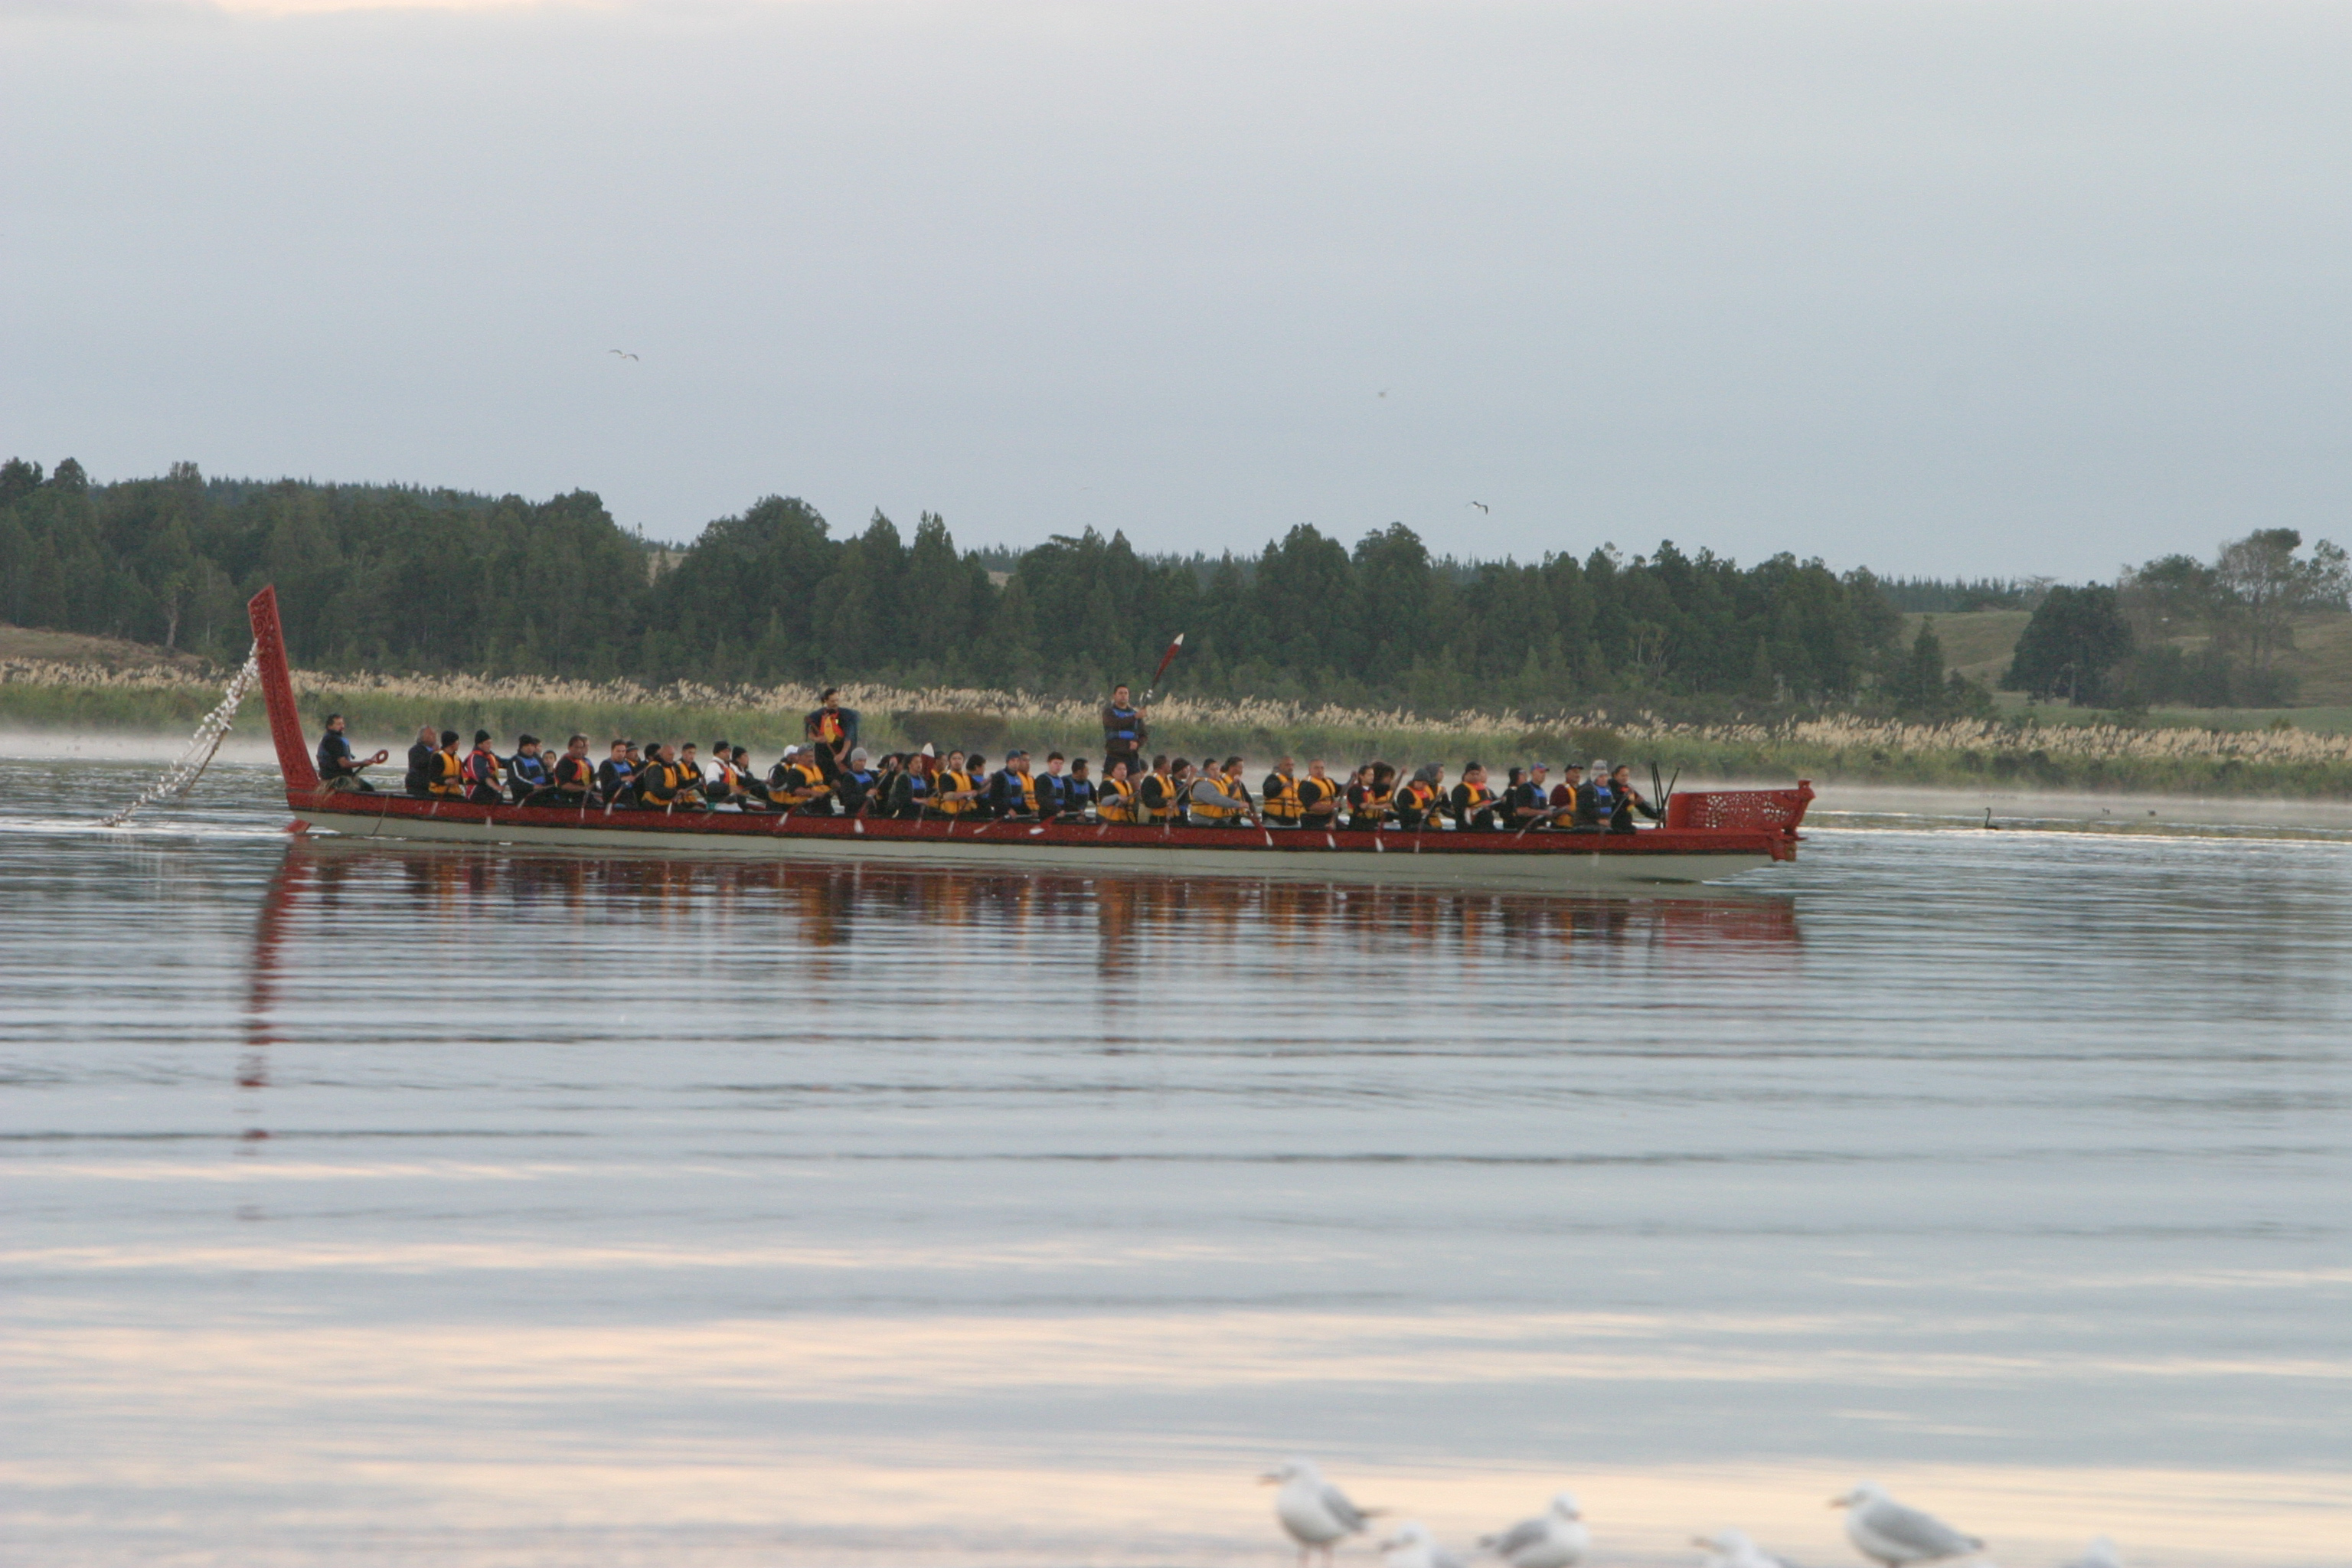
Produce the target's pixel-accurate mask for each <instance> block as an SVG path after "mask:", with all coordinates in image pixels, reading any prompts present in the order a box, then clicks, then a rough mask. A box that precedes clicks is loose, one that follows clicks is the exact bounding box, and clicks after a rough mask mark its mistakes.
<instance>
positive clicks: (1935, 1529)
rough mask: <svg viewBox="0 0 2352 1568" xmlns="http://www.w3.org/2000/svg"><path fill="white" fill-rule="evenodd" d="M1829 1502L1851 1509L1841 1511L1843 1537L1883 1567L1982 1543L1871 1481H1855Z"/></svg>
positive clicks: (1937, 1559)
mask: <svg viewBox="0 0 2352 1568" xmlns="http://www.w3.org/2000/svg"><path fill="white" fill-rule="evenodd" d="M1830 1506H1831V1507H1832V1508H1843V1509H1851V1510H1853V1511H1852V1512H1850V1513H1848V1514H1847V1515H1846V1516H1845V1536H1846V1539H1847V1540H1848V1541H1851V1542H1853V1545H1854V1550H1855V1551H1857V1552H1861V1553H1862V1554H1863V1555H1864V1557H1867V1558H1869V1559H1870V1560H1871V1561H1872V1562H1874V1563H1884V1564H1885V1568H1903V1565H1904V1564H1905V1563H1941V1562H1943V1561H1944V1560H1945V1559H1947V1558H1950V1557H1965V1556H1967V1555H1968V1554H1969V1552H1979V1551H1982V1550H1983V1549H1984V1542H1981V1541H1979V1540H1978V1539H1977V1538H1976V1537H1975V1536H1973V1535H1962V1534H1961V1533H1960V1532H1959V1531H1957V1530H1954V1529H1953V1528H1952V1527H1951V1526H1950V1525H1948V1524H1946V1523H1945V1522H1944V1521H1942V1520H1940V1519H1937V1518H1936V1517H1935V1516H1934V1515H1932V1514H1926V1513H1921V1512H1920V1511H1919V1510H1917V1509H1916V1508H1905V1507H1904V1506H1903V1505H1902V1504H1901V1503H1899V1502H1896V1501H1895V1500H1894V1499H1893V1498H1891V1497H1888V1496H1887V1495H1886V1489H1885V1488H1884V1487H1881V1486H1880V1485H1879V1484H1878V1483H1877V1482H1876V1481H1860V1482H1857V1483H1855V1486H1854V1489H1853V1490H1852V1491H1850V1492H1848V1493H1846V1494H1845V1496H1843V1497H1835V1498H1832V1499H1830Z"/></svg>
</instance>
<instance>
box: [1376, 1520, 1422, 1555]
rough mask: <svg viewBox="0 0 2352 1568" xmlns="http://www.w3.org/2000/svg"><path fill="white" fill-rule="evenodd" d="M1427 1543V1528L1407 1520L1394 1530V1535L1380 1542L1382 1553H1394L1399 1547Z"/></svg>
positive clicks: (1415, 1521)
mask: <svg viewBox="0 0 2352 1568" xmlns="http://www.w3.org/2000/svg"><path fill="white" fill-rule="evenodd" d="M1428 1541H1429V1526H1427V1525H1425V1524H1423V1523H1422V1522H1421V1521H1419V1520H1417V1519H1415V1520H1408V1521H1405V1522H1404V1523H1402V1524H1400V1525H1398V1526H1397V1528H1396V1533H1395V1534H1394V1535H1391V1536H1390V1537H1389V1538H1388V1539H1387V1540H1386V1541H1383V1542H1381V1551H1383V1552H1394V1551H1395V1550H1396V1549H1397V1548H1398V1547H1400V1546H1421V1545H1425V1544H1427V1542H1428Z"/></svg>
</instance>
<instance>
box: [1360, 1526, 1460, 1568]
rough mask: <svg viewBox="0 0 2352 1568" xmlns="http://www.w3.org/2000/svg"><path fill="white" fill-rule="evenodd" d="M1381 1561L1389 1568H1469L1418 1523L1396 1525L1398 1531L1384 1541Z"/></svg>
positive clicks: (1426, 1527)
mask: <svg viewBox="0 0 2352 1568" xmlns="http://www.w3.org/2000/svg"><path fill="white" fill-rule="evenodd" d="M1381 1563H1384V1564H1385V1565H1386V1568H1469V1565H1468V1564H1467V1563H1464V1562H1463V1561H1462V1559H1460V1558H1459V1557H1456V1556H1455V1555H1454V1553H1452V1552H1448V1551H1446V1550H1445V1548H1444V1547H1443V1546H1440V1545H1439V1544H1437V1542H1436V1540H1435V1538H1434V1537H1433V1536H1432V1535H1431V1534H1430V1533H1429V1527H1428V1526H1427V1525H1425V1524H1423V1523H1422V1522H1421V1521H1419V1520H1415V1521H1412V1522H1411V1523H1409V1524H1401V1525H1399V1526H1397V1532H1396V1533H1395V1534H1394V1535H1391V1536H1390V1537H1389V1538H1388V1539H1387V1540H1386V1541H1383V1542H1381Z"/></svg>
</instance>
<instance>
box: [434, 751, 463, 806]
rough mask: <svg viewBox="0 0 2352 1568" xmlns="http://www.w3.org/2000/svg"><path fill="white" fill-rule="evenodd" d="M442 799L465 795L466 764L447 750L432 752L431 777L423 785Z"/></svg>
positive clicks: (458, 798)
mask: <svg viewBox="0 0 2352 1568" xmlns="http://www.w3.org/2000/svg"><path fill="white" fill-rule="evenodd" d="M425 788H426V789H427V790H430V791H431V792H432V793H433V794H435V795H439V796H441V797H442V798H443V799H444V800H463V799H464V798H465V797H466V764H465V763H462V762H460V761H458V760H457V758H456V757H454V756H452V755H450V754H449V753H448V752H434V753H433V777H432V778H431V780H429V781H428V782H427V783H426V784H425Z"/></svg>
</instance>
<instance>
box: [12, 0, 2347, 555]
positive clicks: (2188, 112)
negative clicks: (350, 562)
mask: <svg viewBox="0 0 2352 1568" xmlns="http://www.w3.org/2000/svg"><path fill="white" fill-rule="evenodd" d="M2347 81H2352V6H2347V5H2262V4H2254V3H2249V0H2231V3H2229V4H2212V5H2191V6H2178V5H2160V4H2124V3H2120V0H2101V3H2096V4H2091V3H2084V4H2067V3H2063V0H2035V3H2033V4H2026V5H2011V4H2001V3H1998V0H1966V3H1950V4H1938V3H1932V0H1920V3H1903V0H1881V3H1876V4H1864V5H1855V4H1763V3H1754V0H1748V3H1739V4H1717V3H1711V0H1677V3H1675V4H1673V5H1656V4H1652V3H1648V0H1642V3H1636V4H1614V3H1608V4H1552V5H1518V4H1501V3H1495V4H1488V3H1482V0H1443V3H1438V4H1370V3H1365V4H1353V3H1346V0H1319V3H1294V0H1248V3H1245V4H1224V3H1220V0H1194V3H1184V4H1157V3H1152V0H1127V3H1118V4H1066V3H1039V4H1026V3H1018V0H1004V3H989V0H958V3H946V4H942V3H929V4H922V3H908V4H897V3H890V0H747V3H736V4H656V3H652V0H644V3H634V4H633V3H630V0H604V3H599V4H565V3H541V4H531V3H527V0H520V3H519V0H503V3H496V4H467V3H465V0H439V3H436V4H429V5H396V4H395V5H351V4H335V3H325V4H321V3H316V0H283V3H279V4H254V5H246V4H235V5H199V4H181V3H175V0H0V192H5V196H0V448H5V450H6V452H13V453H18V454H21V455H23V456H26V457H28V458H35V459H37V460H39V461H42V462H44V463H47V464H52V465H53V464H54V463H55V462H56V461H57V460H58V459H59V458H64V457H67V456H72V457H75V458H79V460H80V461H81V462H82V464H83V466H84V467H85V468H88V469H89V471H90V473H91V474H92V475H93V477H95V478H99V479H118V478H126V477H133V476H139V475H144V474H152V473H160V472H162V471H163V469H164V468H167V467H168V466H169V465H170V464H172V463H173V462H175V461H180V460H187V461H193V462H194V463H196V464H197V465H198V466H199V467H200V468H202V469H203V470H204V471H205V473H207V474H212V475H220V476H234V475H246V476H263V477H274V476H278V475H293V476H298V477H310V478H316V479H345V480H370V481H386V480H396V481H401V482H405V483H419V484H428V485H447V486H451V487H455V488H458V489H479V490H486V491H489V492H493V493H499V494H504V493H519V494H522V495H526V496H531V497H541V496H546V495H551V494H556V493H561V492H563V491H567V490H571V489H592V490H594V491H596V492H597V493H599V494H600V495H601V496H603V497H604V500H605V502H606V504H607V505H608V506H609V507H610V508H611V509H612V511H613V513H614V516H615V517H616V518H617V519H619V521H621V522H623V523H624V524H625V525H628V526H632V527H641V528H643V529H644V530H645V531H646V533H648V534H649V535H652V536H655V537H659V538H665V539H686V538H690V537H692V536H693V535H694V534H695V533H696V532H698V531H699V530H700V528H701V527H702V525H703V524H704V523H706V522H707V521H709V520H711V519H713V518H715V517H719V516H722V515H726V514H729V513H732V512H736V511H740V510H742V509H743V508H744V507H746V506H748V505H750V504H751V502H753V501H755V500H758V499H759V498H761V497H762V496H765V495H770V494H783V495H795V496H800V497H803V498H804V499H806V500H809V501H810V502H812V503H813V504H814V505H815V506H816V507H818V508H819V510H822V511H823V512H824V514H825V515H826V516H827V517H828V518H829V519H830V520H831V521H832V522H833V525H834V527H835V531H836V532H843V531H855V530H856V529H857V528H859V527H861V526H863V524H864V523H865V521H866V519H867V518H868V517H869V516H870V515H871V514H872V513H873V511H874V510H877V509H880V510H883V511H885V512H887V513H888V514H889V515H890V516H891V517H893V518H894V519H896V520H897V521H898V522H899V523H900V525H901V527H902V528H906V527H911V525H912V523H913V522H914V521H915V519H916V516H917V514H918V513H919V512H921V511H924V510H933V511H937V512H940V513H941V514H943V515H944V516H945V517H946V518H947V520H948V522H949V524H950V527H951V528H952V529H953V530H954V531H955V533H956V536H957V538H958V540H959V542H961V543H963V544H965V545H968V546H969V545H974V544H982V543H1010V544H1024V545H1025V544H1030V543H1035V542H1041V541H1043V540H1044V539H1045V537H1046V536H1048V535H1049V534H1053V533H1074V532H1076V531H1079V530H1080V529H1083V528H1086V527H1095V528H1098V529H1101V530H1103V531H1106V532H1108V531H1110V530H1113V529H1122V530H1124V531H1126V533H1127V534H1128V536H1129V539H1130V540H1132V541H1133V542H1135V543H1136V544H1137V545H1138V546H1139V547H1140V548H1144V549H1150V550H1176V551H1190V550H1194V549H1200V550H1206V551H1210V552H1216V551H1220V550H1224V549H1234V550H1241V551H1255V550H1256V549H1258V548H1260V547H1262V545H1263V544H1264V543H1265V541H1266V540H1268V539H1269V538H1273V537H1276V536H1278V535H1279V534H1281V533H1282V532H1283V531H1286V530H1287V529H1288V528H1290V527H1291V526H1293V525H1294V524H1297V523H1300V522H1312V523H1314V524H1316V525H1317V526H1318V527H1319V528H1321V529H1323V530H1324V531H1327V532H1329V533H1335V534H1337V535H1339V537H1341V538H1344V539H1348V540H1351V541H1352V540H1353V539H1355V538H1357V537H1359V536H1360V535H1361V534H1362V533H1363V532H1365V531H1369V530H1370V529H1374V528H1379V527H1382V526H1385V525H1386V524H1388V523H1390V522H1391V521H1403V522H1405V523H1408V524H1410V525H1411V526H1412V527H1413V528H1414V529H1416V530H1417V531H1420V532H1421V533H1422V535H1423V537H1424V538H1425V539H1427V540H1428V541H1429V542H1431V544H1432V545H1433V547H1434V548H1436V549H1438V550H1441V551H1444V552H1454V553H1457V554H1465V555H1480V556H1499V555H1504V554H1510V555H1514V556H1517V557H1518V558H1520V559H1523V560H1525V559H1535V558H1539V557H1541V556H1542V555H1544V554H1546V553H1549V552H1556V551H1568V552H1575V553H1577V554H1583V553H1585V552H1590V551H1591V550H1592V549H1593V548H1595V547H1596V546H1599V545H1601V544H1603V543H1614V544H1617V545H1618V546H1620V547H1621V548H1622V549H1623V550H1625V551H1626V552H1629V553H1634V552H1643V551H1646V550H1648V549H1651V548H1654V546H1655V544H1656V542H1658V541H1659V540H1660V539H1672V540H1673V541H1675V543H1676V544H1678V545H1679V546H1681V547H1682V548H1684V549H1685V550H1689V551H1696V550H1697V549H1700V548H1711V549H1713V550H1715V551H1717V552H1719V553H1724V554H1728V555H1732V556H1735V557H1737V558H1738V559H1740V560H1742V561H1749V560H1754V559H1757V558H1759V557H1761V556H1765V555H1769V554H1772V553H1776V552H1780V551H1784V550H1785V551H1790V552H1795V553H1796V554H1798V555H1800V556H1808V557H1810V556H1820V557H1822V558H1823V559H1825V560H1827V561H1829V562H1830V563H1832V564H1833V565H1836V566H1839V567H1847V566H1853V565H1860V564H1867V565H1869V566H1870V567H1872V568H1874V570H1877V571H1879V572H1881V573H1884V574H1932V575H1941V576H1970V577H1973V576H1979V575H1994V576H2011V575H2026V574H2048V575H2053V576H2057V577H2061V578H2069V579H2078V580H2079V579H2084V578H2099V577H2107V576H2111V575H2112V574H2114V573H2115V572H2116V570H2117V568H2118V567H2119V566H2120V565H2122V564H2123V563H2128V562H2137V561H2139V560H2143V559H2146V558H2148V557H2150V556H2153V555H2156V554H2159V553H2164V552H2170V551H2175V550H2181V551H2189V552H2194V553H2199V554H2205V553H2210V551H2211V550H2212V548H2213V547H2214V545H2215V544H2216V543H2217V542H2219V541H2220V540H2221V539H2223V538H2225V537H2229V536H2231V535H2235V534H2239V533H2243V532H2245V531H2248V530H2249V529H2252V528H2255V527H2280V526H2284V527H2293V528H2298V529H2301V530H2303V531H2305V533H2306V535H2319V536H2328V537H2335V538H2337V539H2339V540H2352V525H2348V524H2347V500H2352V460H2347V432H2352V418H2347V416H2352V352H2347V351H2352V268H2347V265H2346V258H2347V256H2352V92H2347V91H2346V90H2345V83H2346V82H2347ZM616 349H617V350H622V351H625V352H626V353H628V354H631V355H634V356H635V357H634V358H625V357H622V356H621V355H620V354H616V353H614V352H612V351H614V350H616ZM0 455H5V453H0ZM1473 503H1483V507H1484V510H1482V508H1481V506H1479V505H1475V504H1473Z"/></svg>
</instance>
